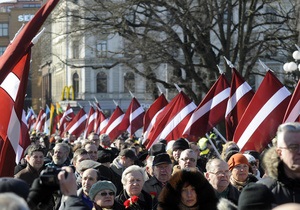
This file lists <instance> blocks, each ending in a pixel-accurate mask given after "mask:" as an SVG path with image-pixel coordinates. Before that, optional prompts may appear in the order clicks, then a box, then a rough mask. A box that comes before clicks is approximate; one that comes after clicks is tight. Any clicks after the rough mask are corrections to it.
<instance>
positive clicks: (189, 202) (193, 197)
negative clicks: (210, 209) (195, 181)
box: [181, 185, 197, 207]
mask: <svg viewBox="0 0 300 210" xmlns="http://www.w3.org/2000/svg"><path fill="white" fill-rule="evenodd" d="M181 202H182V203H183V204H184V205H185V206H188V207H191V206H194V205H196V203H197V194H196V190H195V187H193V186H191V185H184V187H183V188H182V190H181Z"/></svg>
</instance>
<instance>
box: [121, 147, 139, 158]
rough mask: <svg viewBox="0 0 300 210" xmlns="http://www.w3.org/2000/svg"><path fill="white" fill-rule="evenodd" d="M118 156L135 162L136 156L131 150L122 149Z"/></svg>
mask: <svg viewBox="0 0 300 210" xmlns="http://www.w3.org/2000/svg"><path fill="white" fill-rule="evenodd" d="M119 156H125V157H127V158H130V159H132V160H137V159H138V158H137V156H136V155H135V153H134V151H133V150H131V149H123V150H121V152H120V153H119Z"/></svg>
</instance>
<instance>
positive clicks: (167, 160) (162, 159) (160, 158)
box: [152, 153, 172, 166]
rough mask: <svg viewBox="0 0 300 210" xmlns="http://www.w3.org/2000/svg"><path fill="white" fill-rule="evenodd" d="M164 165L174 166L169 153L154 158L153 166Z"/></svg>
mask: <svg viewBox="0 0 300 210" xmlns="http://www.w3.org/2000/svg"><path fill="white" fill-rule="evenodd" d="M162 163H168V164H172V161H171V158H170V156H169V155H168V154H167V153H161V154H158V155H156V156H155V157H154V159H153V163H152V166H157V165H159V164H162Z"/></svg>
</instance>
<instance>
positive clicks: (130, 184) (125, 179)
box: [121, 165, 147, 196]
mask: <svg viewBox="0 0 300 210" xmlns="http://www.w3.org/2000/svg"><path fill="white" fill-rule="evenodd" d="M146 179H147V175H146V173H145V170H144V169H143V168H141V167H139V166H137V165H132V166H129V167H128V168H126V169H125V170H124V171H123V173H122V180H121V181H122V184H123V188H124V190H125V191H126V193H127V194H128V195H129V196H134V195H136V196H139V194H140V193H141V191H142V188H143V186H144V183H145V181H146Z"/></svg>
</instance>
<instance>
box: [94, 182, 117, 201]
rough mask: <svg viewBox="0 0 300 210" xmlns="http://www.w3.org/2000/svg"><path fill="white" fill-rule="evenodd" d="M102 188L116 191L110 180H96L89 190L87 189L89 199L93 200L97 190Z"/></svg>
mask: <svg viewBox="0 0 300 210" xmlns="http://www.w3.org/2000/svg"><path fill="white" fill-rule="evenodd" d="M102 190H111V191H113V192H114V193H115V194H116V193H117V188H116V186H115V185H114V184H113V183H112V182H111V181H98V182H96V183H95V184H93V185H92V187H91V189H90V191H89V197H90V199H91V200H94V198H95V196H96V195H97V193H98V192H100V191H102Z"/></svg>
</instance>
